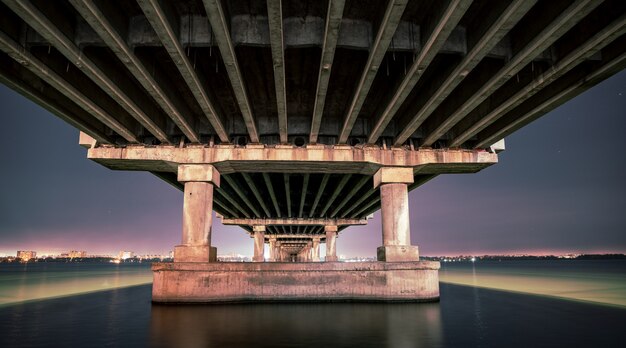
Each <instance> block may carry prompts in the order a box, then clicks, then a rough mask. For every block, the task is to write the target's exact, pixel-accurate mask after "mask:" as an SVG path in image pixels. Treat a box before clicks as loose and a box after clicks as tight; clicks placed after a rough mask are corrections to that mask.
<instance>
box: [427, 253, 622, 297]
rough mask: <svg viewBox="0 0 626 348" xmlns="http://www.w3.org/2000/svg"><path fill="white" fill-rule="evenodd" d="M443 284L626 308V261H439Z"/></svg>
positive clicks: (440, 278) (440, 277)
mask: <svg viewBox="0 0 626 348" xmlns="http://www.w3.org/2000/svg"><path fill="white" fill-rule="evenodd" d="M439 280H440V281H441V282H443V283H450V284H459V285H468V286H472V287H481V288H489V289H498V290H506V291H514V292H521V293H527V294H534V295H543V296H552V297H559V298H564V299H569V300H578V301H587V302H596V303H602V304H607V305H614V306H621V307H626V261H624V260H611V261H604V260H589V261H587V260H585V261H582V260H552V261H543V260H541V261H540V260H536V261H535V260H533V261H502V262H498V261H477V262H474V263H469V262H467V263H449V262H447V263H446V262H442V267H441V270H440V271H439Z"/></svg>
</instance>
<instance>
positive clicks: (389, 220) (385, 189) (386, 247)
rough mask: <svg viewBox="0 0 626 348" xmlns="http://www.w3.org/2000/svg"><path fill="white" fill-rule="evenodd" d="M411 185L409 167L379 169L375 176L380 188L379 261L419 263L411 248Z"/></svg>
mask: <svg viewBox="0 0 626 348" xmlns="http://www.w3.org/2000/svg"><path fill="white" fill-rule="evenodd" d="M412 182H413V176H412V175H411V170H410V169H409V168H381V169H380V170H379V171H378V172H377V173H376V174H375V175H374V185H375V186H380V199H381V213H380V215H381V218H382V227H383V246H381V247H379V248H378V251H377V258H378V260H379V261H390V262H394V261H418V260H419V252H418V248H417V246H412V245H411V227H410V218H409V195H408V189H407V185H408V184H409V183H412Z"/></svg>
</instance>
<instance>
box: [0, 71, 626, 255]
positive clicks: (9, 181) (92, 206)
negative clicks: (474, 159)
mask: <svg viewBox="0 0 626 348" xmlns="http://www.w3.org/2000/svg"><path fill="white" fill-rule="evenodd" d="M625 95H626V71H623V72H621V73H620V74H618V75H616V76H613V77H612V78H611V79H609V80H607V81H605V82H603V83H602V84H600V85H598V86H596V87H595V88H592V89H591V90H589V91H587V92H586V93H584V94H583V95H581V96H579V97H578V98H576V99H574V100H572V101H570V102H568V103H566V104H565V105H563V106H561V107H560V108H558V109H556V110H554V111H553V112H551V113H550V114H548V115H546V116H544V117H543V118H542V119H540V120H538V121H536V122H534V123H533V124H531V125H529V126H527V127H525V128H523V129H522V130H520V131H518V132H517V133H515V134H514V135H513V136H511V137H509V138H507V139H506V140H507V144H506V145H507V150H506V151H505V152H503V153H501V154H500V163H499V164H497V165H494V166H492V167H490V168H488V169H486V170H484V171H482V172H480V173H478V174H466V175H445V176H440V177H438V178H436V179H434V180H432V181H430V182H429V183H427V184H426V185H424V186H422V187H420V188H418V189H417V190H414V191H413V192H411V193H410V196H409V198H410V201H411V219H412V220H411V230H412V232H411V233H412V240H413V244H417V245H419V246H420V251H421V254H423V255H442V254H445V255H456V254H485V253H489V254H497V253H526V252H529V253H569V252H620V253H624V252H626V155H624V151H625V150H626V136H625V135H624V134H625V133H626V100H625V99H624V98H625ZM0 113H1V117H2V124H3V126H4V129H3V132H2V137H0V146H1V148H2V151H0V163H2V170H1V171H0V255H3V254H7V255H15V251H16V250H18V249H30V250H37V251H38V252H40V253H46V252H63V251H67V250H70V249H78V250H86V251H87V252H88V253H90V254H100V253H102V254H109V253H117V252H118V251H119V250H122V249H125V250H133V251H135V252H137V253H141V254H143V253H159V254H161V253H167V252H168V251H169V250H171V249H172V247H173V246H174V245H176V244H178V242H179V241H180V235H181V232H180V231H181V211H182V194H181V193H180V192H179V191H178V190H176V189H174V188H172V187H171V186H170V185H168V184H165V183H164V182H162V181H160V180H159V179H157V178H156V177H154V176H152V175H151V174H148V173H141V172H115V171H111V170H108V169H106V168H104V167H102V166H100V165H98V164H96V163H94V162H91V161H89V160H87V159H86V158H85V157H86V150H85V149H83V148H81V147H79V146H78V144H77V143H78V131H76V130H75V129H73V128H71V127H70V126H69V125H67V124H65V123H64V122H62V121H61V120H59V119H57V118H56V117H54V116H52V115H51V114H49V113H48V112H47V111H45V110H44V109H42V108H41V107H39V106H37V105H36V104H34V103H32V102H30V101H29V100H27V99H25V98H24V97H22V96H20V95H18V94H17V93H15V92H13V91H11V90H10V89H8V88H6V87H4V86H0ZM212 244H213V245H215V246H217V247H218V252H219V253H220V254H226V253H231V252H235V253H240V254H247V255H249V254H251V253H252V240H251V239H250V238H249V237H248V236H247V234H245V233H244V232H243V231H242V230H241V229H239V228H237V227H226V226H222V225H221V224H220V222H219V220H215V222H214V232H213V243H212ZM380 244H381V233H380V216H379V214H378V213H377V214H375V215H374V219H373V220H370V224H369V225H368V226H365V227H351V228H349V229H347V230H345V231H344V232H343V233H342V234H340V238H339V239H338V241H337V250H338V253H339V254H342V255H345V256H348V257H351V256H374V255H375V253H376V247H377V246H379V245H380Z"/></svg>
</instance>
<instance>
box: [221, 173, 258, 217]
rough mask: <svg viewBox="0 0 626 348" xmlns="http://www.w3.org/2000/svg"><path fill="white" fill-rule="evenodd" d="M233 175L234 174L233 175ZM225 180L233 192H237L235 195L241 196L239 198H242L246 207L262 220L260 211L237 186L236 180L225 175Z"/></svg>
mask: <svg viewBox="0 0 626 348" xmlns="http://www.w3.org/2000/svg"><path fill="white" fill-rule="evenodd" d="M231 175H233V174H231ZM224 180H226V182H227V183H228V185H230V187H231V188H232V189H233V191H235V193H236V194H237V196H239V198H241V200H242V201H243V202H244V203H245V204H246V206H247V207H248V208H249V209H250V210H252V212H253V213H254V215H256V217H258V218H260V217H261V214H260V213H259V211H258V210H257V208H256V206H255V205H254V204H252V202H251V201H250V199H249V198H248V196H247V195H246V193H245V192H243V190H242V189H241V188H240V187H239V185H238V184H237V181H236V180H233V179H232V178H231V177H230V176H228V175H224Z"/></svg>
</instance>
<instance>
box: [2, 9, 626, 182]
mask: <svg viewBox="0 0 626 348" xmlns="http://www.w3.org/2000/svg"><path fill="white" fill-rule="evenodd" d="M281 3H282V4H281ZM625 12H626V3H625V2H624V1H621V0H607V1H593V0H589V1H537V2H536V1H528V0H511V1H497V2H490V1H486V0H475V1H471V0H459V1H434V0H432V1H408V0H392V1H388V2H385V1H362V0H358V1H357V0H332V1H316V0H309V1H287V0H285V1H282V2H281V1H267V2H266V1H262V0H250V1H245V2H238V1H226V2H222V1H217V0H204V1H201V0H185V1H177V2H158V1H149V0H138V1H126V0H115V1H93V0H69V1H15V0H2V4H0V51H2V52H0V80H1V81H2V82H3V83H5V84H6V85H8V86H10V87H11V88H13V89H15V90H17V91H19V92H20V93H22V94H24V95H26V96H27V97H29V98H31V99H33V100H34V101H36V102H38V103H39V104H41V105H43V106H44V107H46V108H47V109H49V110H50V111H52V112H53V113H55V114H56V115H58V116H59V117H61V118H63V119H64V120H66V121H67V122H69V123H71V124H72V125H74V126H76V127H77V128H79V129H81V130H83V131H84V132H86V133H88V134H89V135H91V136H92V137H94V138H96V139H97V140H98V141H99V142H100V143H111V144H121V145H123V144H128V143H144V144H163V143H173V144H178V143H179V142H181V141H185V142H191V143H207V144H208V143H236V144H240V145H243V144H245V143H249V142H252V143H264V144H268V145H272V144H279V143H292V144H296V145H298V146H301V145H304V144H307V143H322V144H349V145H356V144H364V143H367V144H378V145H388V146H391V145H395V146H409V147H435V148H440V147H441V148H447V147H462V148H486V147H488V146H490V145H491V144H493V143H494V142H495V141H497V140H499V139H500V138H503V137H504V136H507V135H508V134H510V133H511V132H513V131H515V130H516V129H518V128H520V127H521V126H523V125H525V124H527V123H528V122H530V121H532V120H534V119H536V118H538V117H540V116H541V115H543V114H545V113H546V112H547V111H549V110H551V109H553V108H554V107H556V106H558V105H560V104H561V103H563V102H565V101H567V100H569V99H570V98H572V97H573V96H575V95H577V94H579V93H581V92H582V91H584V90H585V89H587V88H589V87H590V86H593V85H594V84H596V83H598V82H599V81H601V80H603V79H605V78H606V77H608V76H610V75H611V74H613V73H615V72H617V71H619V70H621V69H622V68H623V67H624V64H625V61H626V60H625V58H624V50H625V47H626V37H625V36H624V31H625V29H624V27H625V26H624V23H625V17H624V13H625ZM315 180H317V178H316V179H315Z"/></svg>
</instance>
